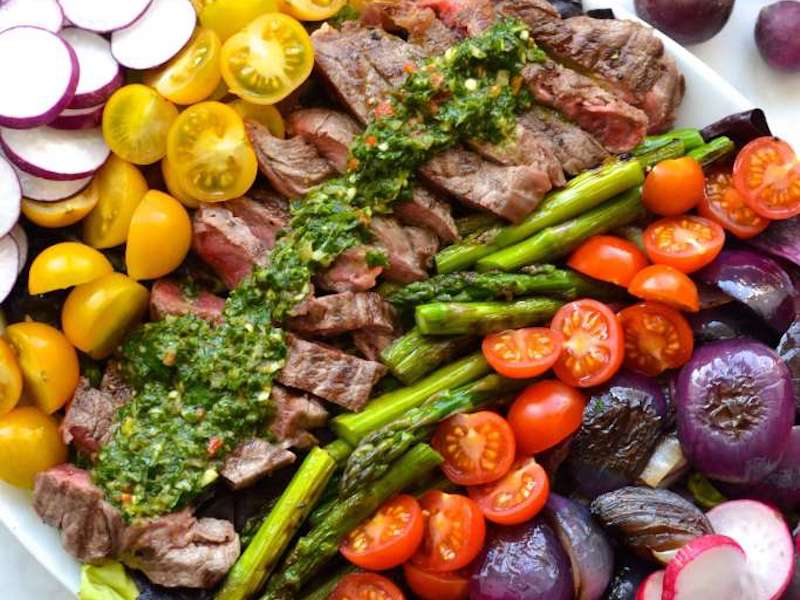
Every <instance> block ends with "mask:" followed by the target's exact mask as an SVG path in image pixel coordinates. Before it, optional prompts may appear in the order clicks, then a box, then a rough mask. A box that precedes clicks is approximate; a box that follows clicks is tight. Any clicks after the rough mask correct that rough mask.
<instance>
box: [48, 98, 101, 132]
mask: <svg viewBox="0 0 800 600" xmlns="http://www.w3.org/2000/svg"><path fill="white" fill-rule="evenodd" d="M105 107H106V105H105V104H101V105H100V106H89V107H88V108H65V109H64V110H63V111H62V112H61V114H60V115H58V116H57V117H56V119H55V121H53V122H52V123H50V127H55V128H56V129H91V128H92V127H98V126H99V125H100V123H102V122H103V109H104V108H105Z"/></svg>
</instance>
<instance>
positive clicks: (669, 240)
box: [644, 215, 725, 273]
mask: <svg viewBox="0 0 800 600" xmlns="http://www.w3.org/2000/svg"><path fill="white" fill-rule="evenodd" d="M724 244H725V232H724V231H723V230H722V227H720V226H719V225H718V224H717V223H716V222H714V221H711V220H709V219H704V218H703V217H696V216H694V215H683V216H681V217H668V218H666V219H661V220H659V221H656V222H655V223H653V224H651V225H650V226H649V227H648V228H647V229H646V230H645V233H644V245H645V249H646V250H647V254H648V256H649V257H650V260H652V261H653V262H654V263H657V264H663V265H669V266H671V267H674V268H676V269H678V270H679V271H683V272H684V273H692V272H694V271H697V270H698V269H701V268H702V267H704V266H706V265H707V264H709V263H710V262H712V261H713V260H714V259H715V258H716V257H717V255H718V254H719V253H720V251H721V250H722V246H723V245H724Z"/></svg>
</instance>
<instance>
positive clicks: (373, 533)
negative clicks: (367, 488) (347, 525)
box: [339, 495, 424, 571]
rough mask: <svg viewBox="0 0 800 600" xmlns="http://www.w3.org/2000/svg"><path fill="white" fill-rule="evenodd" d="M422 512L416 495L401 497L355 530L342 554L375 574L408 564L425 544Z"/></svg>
mask: <svg viewBox="0 0 800 600" xmlns="http://www.w3.org/2000/svg"><path fill="white" fill-rule="evenodd" d="M423 529H424V523H423V520H422V509H420V507H419V503H418V502H417V499H416V498H414V497H413V496H407V495H402V496H397V497H396V498H393V499H392V500H389V501H388V502H387V503H386V504H384V505H383V506H381V507H380V508H379V509H378V512H376V513H375V514H374V515H373V516H372V517H371V518H370V519H369V520H368V521H366V522H364V523H362V524H361V525H359V526H358V527H356V528H355V529H354V530H353V531H351V532H350V533H349V534H348V536H347V537H346V538H345V540H344V542H342V546H341V548H339V551H340V552H341V553H342V555H343V556H344V557H345V558H346V559H347V560H349V561H350V562H351V563H353V564H354V565H357V566H359V567H361V568H362V569H369V570H371V571H383V570H385V569H391V568H393V567H396V566H398V565H401V564H403V563H404V562H406V561H407V560H408V559H409V558H411V556H412V555H413V554H414V552H416V551H417V548H418V547H419V545H420V542H422V533H423Z"/></svg>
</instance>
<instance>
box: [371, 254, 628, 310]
mask: <svg viewBox="0 0 800 600" xmlns="http://www.w3.org/2000/svg"><path fill="white" fill-rule="evenodd" d="M535 295H543V296H556V297H558V298H564V299H567V300H572V299H574V298H576V297H578V296H592V297H599V298H609V297H614V296H615V295H617V296H618V295H619V294H618V292H617V290H616V289H615V286H609V285H604V284H601V283H598V282H596V281H593V280H591V279H588V278H586V277H583V276H582V275H579V274H578V273H576V272H574V271H570V270H568V269H558V268H556V267H554V266H553V265H536V267H535V268H532V269H531V270H529V271H526V272H525V273H475V272H472V271H461V272H459V273H446V274H442V275H435V276H433V277H431V278H430V279H425V280H424V281H416V282H414V283H411V284H409V285H406V286H405V287H403V288H401V289H399V290H397V291H396V292H394V293H393V294H390V295H389V296H387V297H386V299H387V300H388V301H389V302H391V303H392V304H393V305H394V306H396V307H397V308H399V309H401V310H403V309H406V310H407V309H410V308H413V307H414V306H416V305H419V304H429V303H431V302H481V301H483V300H495V299H497V300H511V299H512V298H517V297H519V296H535Z"/></svg>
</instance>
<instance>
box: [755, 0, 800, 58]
mask: <svg viewBox="0 0 800 600" xmlns="http://www.w3.org/2000/svg"><path fill="white" fill-rule="evenodd" d="M798 31H800V2H797V1H795V0H783V1H782V2H776V3H775V4H771V5H769V6H765V7H764V8H762V9H761V12H760V13H759V15H758V21H757V22H756V45H757V46H758V50H759V51H760V52H761V56H762V57H763V58H764V61H765V62H766V63H767V64H768V65H769V66H770V67H772V68H773V69H777V70H778V71H783V72H785V73H800V35H798Z"/></svg>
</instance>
